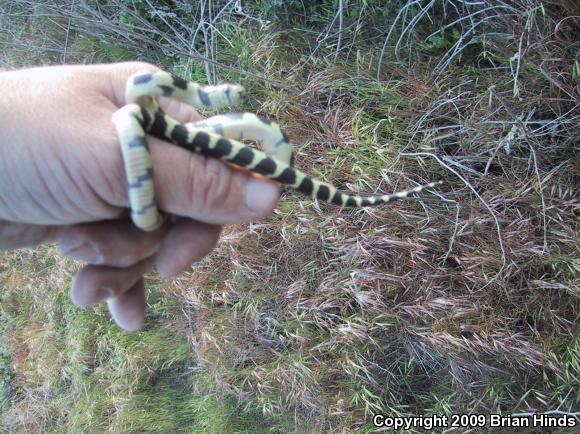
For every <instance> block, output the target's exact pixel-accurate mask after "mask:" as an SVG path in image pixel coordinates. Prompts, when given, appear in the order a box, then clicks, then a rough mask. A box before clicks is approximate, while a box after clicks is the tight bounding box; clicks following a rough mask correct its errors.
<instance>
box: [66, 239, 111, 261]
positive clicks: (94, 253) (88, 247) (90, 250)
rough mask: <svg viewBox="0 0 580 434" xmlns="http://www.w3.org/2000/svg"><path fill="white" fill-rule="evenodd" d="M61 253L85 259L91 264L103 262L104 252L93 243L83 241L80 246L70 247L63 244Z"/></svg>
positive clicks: (80, 259) (73, 257) (81, 259)
mask: <svg viewBox="0 0 580 434" xmlns="http://www.w3.org/2000/svg"><path fill="white" fill-rule="evenodd" d="M61 254H63V255H64V256H68V257H69V258H72V259H77V260H79V261H84V262H87V263H89V264H95V265H99V264H102V263H103V260H104V258H103V254H102V253H101V252H100V251H99V249H97V247H96V246H95V245H94V244H93V243H82V244H81V245H79V246H76V247H72V248H69V249H68V250H67V248H66V247H63V246H61Z"/></svg>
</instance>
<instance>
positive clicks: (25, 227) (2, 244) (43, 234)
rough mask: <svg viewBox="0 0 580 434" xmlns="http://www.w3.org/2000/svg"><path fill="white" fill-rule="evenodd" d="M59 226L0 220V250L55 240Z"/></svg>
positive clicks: (58, 232)
mask: <svg viewBox="0 0 580 434" xmlns="http://www.w3.org/2000/svg"><path fill="white" fill-rule="evenodd" d="M60 231H61V227H60V226H41V225H30V224H26V223H14V222H9V221H6V220H0V250H12V249H21V248H23V247H34V246H37V245H39V244H42V243H50V242H53V241H55V240H56V239H57V238H58V236H59V234H60Z"/></svg>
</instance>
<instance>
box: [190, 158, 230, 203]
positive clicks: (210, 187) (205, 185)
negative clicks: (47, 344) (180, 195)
mask: <svg viewBox="0 0 580 434" xmlns="http://www.w3.org/2000/svg"><path fill="white" fill-rule="evenodd" d="M231 178H232V173H231V169H230V168H229V167H227V166H226V165H225V164H224V163H223V162H222V161H220V160H216V159H214V158H208V157H205V156H201V155H192V156H191V157H190V164H189V170H188V181H189V183H188V185H189V186H190V188H191V193H190V195H189V197H190V200H191V204H192V205H193V206H194V207H195V208H197V209H198V210H200V211H202V212H204V213H213V212H215V211H218V210H219V209H221V208H223V207H224V204H225V203H226V202H227V201H228V198H229V197H230V194H231V181H232V179H231Z"/></svg>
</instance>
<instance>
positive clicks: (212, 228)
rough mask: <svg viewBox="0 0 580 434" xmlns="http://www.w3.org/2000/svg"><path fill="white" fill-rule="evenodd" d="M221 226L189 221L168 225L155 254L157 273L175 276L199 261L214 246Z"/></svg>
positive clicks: (178, 220) (180, 220) (163, 275)
mask: <svg viewBox="0 0 580 434" xmlns="http://www.w3.org/2000/svg"><path fill="white" fill-rule="evenodd" d="M220 231H221V226H217V225H209V224H206V223H201V222H197V221H194V220H189V219H177V220H176V221H175V222H173V223H172V224H171V225H170V228H169V230H168V232H167V235H166V236H165V238H164V239H163V243H162V244H161V249H160V250H159V252H158V253H157V257H156V266H157V271H158V272H159V274H160V275H161V276H162V277H170V276H175V275H177V274H179V273H181V272H182V271H184V270H186V269H187V268H188V267H189V266H190V265H191V264H192V263H193V262H196V261H199V260H200V259H202V258H203V257H204V256H205V255H207V254H208V253H209V252H210V251H211V250H212V249H213V248H214V246H215V245H216V243H217V241H218V238H219V234H220Z"/></svg>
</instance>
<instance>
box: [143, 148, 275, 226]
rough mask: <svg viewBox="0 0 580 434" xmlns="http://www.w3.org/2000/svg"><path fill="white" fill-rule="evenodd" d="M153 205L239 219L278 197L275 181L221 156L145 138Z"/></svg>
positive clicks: (207, 217) (201, 216)
mask: <svg viewBox="0 0 580 434" xmlns="http://www.w3.org/2000/svg"><path fill="white" fill-rule="evenodd" d="M150 149H151V154H152V158H153V162H154V167H155V169H154V170H155V175H154V183H155V191H156V195H157V203H158V206H159V207H160V208H161V209H163V210H165V211H167V212H169V213H171V214H177V215H181V216H185V217H190V218H193V219H195V220H198V221H201V222H204V223H210V224H226V223H241V222H246V221H251V220H255V219H257V218H261V217H264V216H266V215H268V214H269V213H270V212H272V210H273V209H274V207H275V206H276V203H277V202H278V198H279V191H278V186H277V184H276V183H274V182H272V181H270V180H267V179H265V178H261V177H258V176H255V175H253V174H250V173H248V172H242V171H241V170H237V169H234V168H232V167H231V166H229V165H227V164H226V163H224V162H223V161H221V160H218V159H216V158H212V157H206V156H203V155H199V154H195V153H192V152H190V151H187V150H185V149H182V148H179V147H177V146H174V145H172V144H170V143H166V142H163V141H161V140H157V139H152V138H151V139H150Z"/></svg>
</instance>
